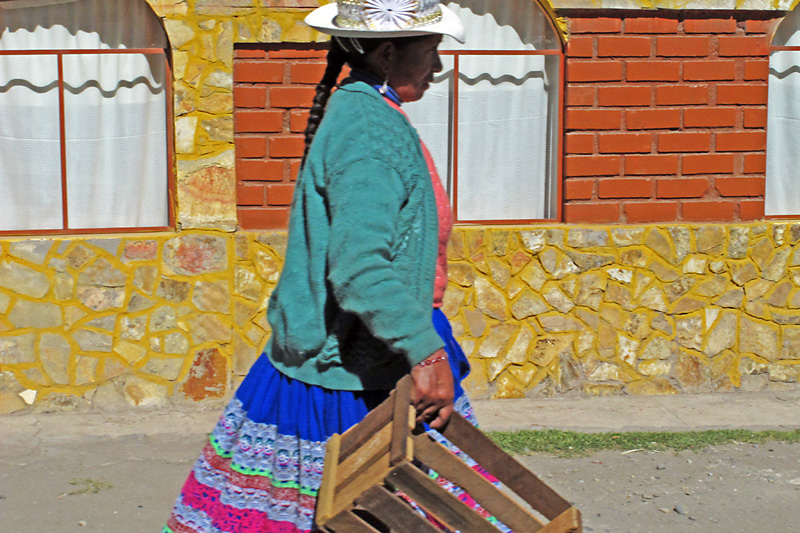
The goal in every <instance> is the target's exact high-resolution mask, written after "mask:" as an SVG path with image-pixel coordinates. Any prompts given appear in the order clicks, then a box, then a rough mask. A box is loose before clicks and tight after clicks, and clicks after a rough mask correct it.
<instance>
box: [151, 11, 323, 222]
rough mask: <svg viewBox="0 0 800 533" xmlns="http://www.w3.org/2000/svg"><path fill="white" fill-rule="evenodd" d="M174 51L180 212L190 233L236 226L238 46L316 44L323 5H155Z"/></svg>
mask: <svg viewBox="0 0 800 533" xmlns="http://www.w3.org/2000/svg"><path fill="white" fill-rule="evenodd" d="M147 1H148V3H149V4H150V5H151V6H152V8H153V10H154V11H155V13H156V14H157V15H158V16H159V17H161V18H162V20H163V24H164V29H165V30H166V32H167V36H168V37H169V40H170V44H171V46H172V65H173V76H174V78H175V81H174V92H175V106H174V110H175V152H176V159H177V162H176V163H177V182H178V185H177V206H178V209H177V213H178V217H177V218H178V224H179V226H180V227H181V228H183V229H219V230H223V231H234V230H235V229H236V177H235V168H234V167H235V165H234V155H233V154H234V152H233V150H234V143H233V47H234V44H235V43H251V42H261V43H271V42H313V41H316V40H318V39H319V40H323V39H325V37H324V36H322V35H320V34H318V33H317V32H316V31H314V30H311V29H310V28H309V27H308V26H306V25H305V24H303V22H302V21H303V18H304V17H305V16H306V14H307V13H308V12H309V10H310V9H311V8H314V7H317V6H319V5H321V4H325V3H327V2H326V1H324V0H323V1H320V2H318V1H316V0H147Z"/></svg>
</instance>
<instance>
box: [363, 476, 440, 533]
mask: <svg viewBox="0 0 800 533" xmlns="http://www.w3.org/2000/svg"><path fill="white" fill-rule="evenodd" d="M357 501H358V505H359V506H360V507H363V508H364V509H366V510H367V511H369V513H370V514H372V515H374V516H375V517H376V518H377V519H378V520H380V521H381V522H383V523H384V524H386V525H388V526H389V527H391V529H392V533H437V532H438V531H440V530H439V529H437V528H435V527H434V526H433V524H431V523H430V522H428V521H427V520H425V519H424V518H423V517H422V515H420V514H419V513H417V512H416V511H414V509H412V508H411V507H410V506H409V505H408V504H407V503H405V502H402V501H400V499H399V498H398V497H397V496H394V495H392V494H391V493H390V492H389V491H388V490H386V489H385V488H384V487H382V486H380V485H376V486H374V487H372V488H371V489H369V490H367V491H366V492H365V493H364V494H363V495H361V497H359V498H358V500H357Z"/></svg>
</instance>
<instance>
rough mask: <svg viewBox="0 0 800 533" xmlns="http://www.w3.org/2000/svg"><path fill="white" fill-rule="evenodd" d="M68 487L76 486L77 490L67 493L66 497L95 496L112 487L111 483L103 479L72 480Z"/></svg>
mask: <svg viewBox="0 0 800 533" xmlns="http://www.w3.org/2000/svg"><path fill="white" fill-rule="evenodd" d="M69 484H70V485H75V486H78V488H77V489H75V490H72V491H70V492H68V493H67V495H68V496H77V495H80V494H97V493H98V492H100V491H101V490H108V489H110V488H112V487H113V485H112V484H111V483H109V482H108V481H106V480H105V479H91V478H84V479H73V480H72V481H70V482H69Z"/></svg>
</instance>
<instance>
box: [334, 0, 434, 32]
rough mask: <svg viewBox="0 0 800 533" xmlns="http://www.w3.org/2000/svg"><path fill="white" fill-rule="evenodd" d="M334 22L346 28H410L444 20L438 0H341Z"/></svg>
mask: <svg viewBox="0 0 800 533" xmlns="http://www.w3.org/2000/svg"><path fill="white" fill-rule="evenodd" d="M337 6H338V8H339V10H338V15H336V18H335V19H334V21H333V22H334V24H335V25H336V26H337V27H339V28H342V29H351V30H372V31H406V30H415V29H423V28H424V27H425V26H430V25H431V24H436V23H438V22H440V21H441V20H442V8H441V6H440V5H439V1H438V0H338V2H337Z"/></svg>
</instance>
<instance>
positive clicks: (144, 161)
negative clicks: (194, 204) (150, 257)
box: [0, 0, 171, 234]
mask: <svg viewBox="0 0 800 533" xmlns="http://www.w3.org/2000/svg"><path fill="white" fill-rule="evenodd" d="M166 49H167V37H166V34H165V32H164V30H163V28H162V27H161V24H160V22H159V20H158V18H157V17H156V15H155V14H154V13H153V12H152V10H151V9H150V7H149V6H148V5H147V3H146V2H145V1H144V0H9V1H5V0H4V1H0V232H4V233H18V234H19V233H36V232H53V233H80V232H87V231H97V230H112V229H113V230H115V231H121V230H130V229H143V228H152V229H164V228H166V227H168V226H170V225H171V220H170V219H171V215H170V207H169V201H168V197H169V194H168V190H169V185H168V181H169V178H168V177H169V173H170V170H171V164H170V163H169V161H170V157H169V149H168V126H169V120H171V119H170V111H169V109H168V102H169V101H170V98H169V87H170V84H169V83H168V80H169V78H170V76H169V74H168V63H167V57H166Z"/></svg>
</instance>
